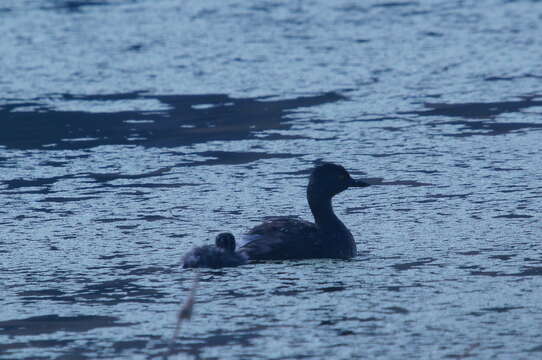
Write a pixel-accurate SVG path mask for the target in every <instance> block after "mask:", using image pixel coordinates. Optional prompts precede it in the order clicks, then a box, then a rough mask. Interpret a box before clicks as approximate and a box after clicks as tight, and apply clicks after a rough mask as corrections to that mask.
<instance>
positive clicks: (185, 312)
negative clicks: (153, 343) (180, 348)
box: [164, 271, 200, 360]
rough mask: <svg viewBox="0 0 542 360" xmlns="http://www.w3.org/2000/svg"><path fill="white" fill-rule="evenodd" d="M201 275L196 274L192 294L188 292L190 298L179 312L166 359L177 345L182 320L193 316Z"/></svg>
mask: <svg viewBox="0 0 542 360" xmlns="http://www.w3.org/2000/svg"><path fill="white" fill-rule="evenodd" d="M199 276H200V274H199V271H198V272H196V275H195V276H194V281H193V283H192V288H191V289H190V294H188V298H186V300H185V302H184V303H183V304H182V305H181V308H180V309H179V311H178V312H177V324H175V331H174V332H173V336H172V337H171V340H170V341H169V345H168V350H167V352H166V353H165V354H164V359H165V360H167V358H168V356H169V355H171V354H172V353H173V346H174V345H175V340H176V339H177V337H178V336H179V332H180V330H181V324H182V322H183V321H184V320H190V319H191V318H192V312H193V309H194V303H195V301H196V289H197V288H198V284H199Z"/></svg>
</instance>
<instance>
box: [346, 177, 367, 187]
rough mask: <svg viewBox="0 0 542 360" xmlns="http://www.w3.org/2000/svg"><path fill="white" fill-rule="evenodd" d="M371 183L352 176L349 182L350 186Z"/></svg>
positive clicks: (365, 185)
mask: <svg viewBox="0 0 542 360" xmlns="http://www.w3.org/2000/svg"><path fill="white" fill-rule="evenodd" d="M370 185H371V184H368V183H366V182H365V181H362V180H357V179H352V178H350V183H349V184H348V187H367V186H370Z"/></svg>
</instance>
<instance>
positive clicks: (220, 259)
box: [183, 233, 247, 269]
mask: <svg viewBox="0 0 542 360" xmlns="http://www.w3.org/2000/svg"><path fill="white" fill-rule="evenodd" d="M246 263H247V257H246V255H244V254H239V253H236V252H235V238H234V237H233V235H232V234H230V233H221V234H218V235H217V237H216V239H215V245H204V246H200V247H196V248H194V249H192V250H190V251H189V252H188V253H186V255H184V256H183V268H199V267H202V268H212V269H218V268H221V267H232V266H239V265H243V264H246Z"/></svg>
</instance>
